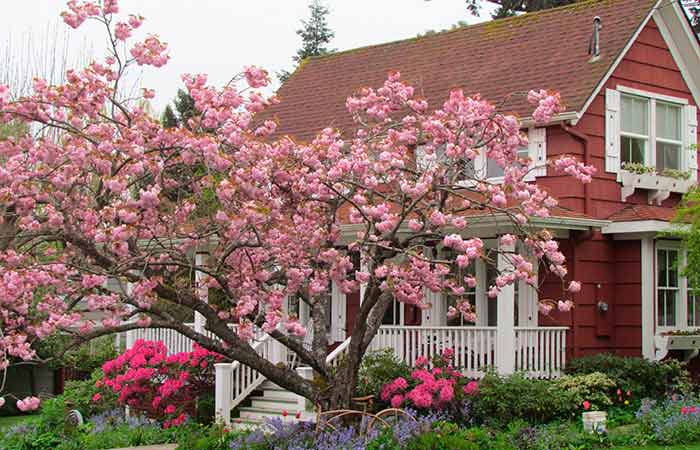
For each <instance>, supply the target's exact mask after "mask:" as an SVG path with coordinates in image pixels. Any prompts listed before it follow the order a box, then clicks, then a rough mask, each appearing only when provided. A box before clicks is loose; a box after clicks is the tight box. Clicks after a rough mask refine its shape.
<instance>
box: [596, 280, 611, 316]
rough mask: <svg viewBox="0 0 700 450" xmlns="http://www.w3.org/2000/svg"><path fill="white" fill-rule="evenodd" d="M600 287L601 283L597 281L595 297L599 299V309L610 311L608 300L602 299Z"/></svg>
mask: <svg viewBox="0 0 700 450" xmlns="http://www.w3.org/2000/svg"><path fill="white" fill-rule="evenodd" d="M600 288H601V285H600V283H596V285H595V298H597V299H599V300H598V303H597V306H598V311H600V312H602V313H604V312H607V311H608V308H609V306H608V302H606V301H605V300H600Z"/></svg>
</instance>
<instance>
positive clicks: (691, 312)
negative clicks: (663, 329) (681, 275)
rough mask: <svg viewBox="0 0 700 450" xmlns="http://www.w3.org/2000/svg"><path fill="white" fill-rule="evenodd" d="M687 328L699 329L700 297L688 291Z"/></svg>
mask: <svg viewBox="0 0 700 450" xmlns="http://www.w3.org/2000/svg"><path fill="white" fill-rule="evenodd" d="M688 326H689V327H700V295H698V294H697V293H695V292H694V291H688Z"/></svg>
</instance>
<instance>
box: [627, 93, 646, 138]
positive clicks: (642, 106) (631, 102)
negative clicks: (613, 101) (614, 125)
mask: <svg viewBox="0 0 700 450" xmlns="http://www.w3.org/2000/svg"><path fill="white" fill-rule="evenodd" d="M648 123H649V100H646V99H642V98H639V97H632V96H629V95H623V96H622V131H627V132H628V133H636V134H644V135H648V134H649V129H648Z"/></svg>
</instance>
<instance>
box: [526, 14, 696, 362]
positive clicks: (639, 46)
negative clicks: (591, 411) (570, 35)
mask: <svg viewBox="0 0 700 450" xmlns="http://www.w3.org/2000/svg"><path fill="white" fill-rule="evenodd" d="M603 45H604V42H603ZM618 84H619V85H623V86H626V87H631V88H636V89H640V90H645V91H650V92H656V93H660V94H665V95H671V96H674V97H680V98H684V99H687V100H688V101H689V103H690V104H695V102H694V100H693V97H692V94H691V92H690V90H689V89H688V87H687V85H686V84H685V82H684V81H683V77H682V76H681V72H680V69H679V68H678V66H677V65H676V63H675V61H674V60H673V57H672V56H671V52H670V50H669V48H668V45H667V44H666V42H664V39H663V37H662V36H661V33H660V32H659V30H658V27H657V25H656V23H655V22H654V21H653V20H651V21H649V23H648V24H647V25H646V26H645V28H644V29H643V30H642V32H641V33H640V35H639V37H638V39H637V40H636V42H635V43H634V44H633V45H632V46H631V48H630V49H629V51H628V53H627V54H626V55H625V57H624V58H623V59H622V61H621V62H620V64H619V65H618V67H617V68H616V70H615V71H614V72H613V74H612V76H611V77H610V79H609V80H608V81H607V82H606V84H605V86H604V87H603V89H602V90H601V91H600V93H599V94H598V95H597V96H596V98H595V99H594V101H593V102H592V104H591V106H590V107H589V109H588V110H587V111H586V113H585V114H584V116H583V117H582V118H581V120H580V121H579V122H578V124H577V125H576V127H575V129H576V130H577V131H579V132H581V133H584V134H585V135H587V136H588V138H589V146H590V147H589V155H590V159H589V161H588V163H589V164H593V165H595V166H596V168H597V169H598V173H597V174H596V175H595V177H594V180H593V182H592V183H591V184H590V185H589V187H588V195H589V196H590V199H591V211H589V212H588V214H589V216H591V217H594V218H599V219H605V218H608V217H609V216H610V215H611V214H613V213H614V212H616V211H619V210H620V209H622V208H624V207H625V206H627V205H629V204H630V203H637V204H646V203H647V194H646V192H638V193H635V194H634V195H633V196H631V197H630V198H628V199H627V202H622V201H621V199H620V196H621V193H620V189H621V185H620V184H619V183H618V182H617V180H616V175H615V174H611V173H606V172H605V89H606V88H610V89H615V88H616V87H617V86H618ZM547 152H548V155H547V156H548V157H549V158H556V157H557V156H558V155H561V154H565V153H566V154H572V155H575V156H577V157H578V158H583V156H584V146H583V144H582V143H581V142H580V141H579V140H576V139H574V138H573V137H572V136H570V135H569V134H568V133H566V132H565V131H564V130H562V129H561V128H560V127H549V128H548V130H547ZM538 182H541V184H542V185H543V186H545V187H546V188H547V189H549V190H550V192H551V193H552V194H553V195H554V196H555V197H556V198H558V199H560V203H561V205H562V206H564V207H567V208H570V209H573V210H574V211H577V212H580V213H583V212H584V189H583V188H582V186H581V185H580V184H578V183H577V182H575V181H573V180H571V179H570V178H568V177H564V176H558V175H556V174H554V173H553V171H552V170H551V169H550V170H549V172H548V176H547V177H546V178H542V179H540V180H538ZM679 198H680V196H679V195H672V196H671V197H670V198H669V199H667V200H666V201H665V202H664V204H663V206H666V207H673V206H675V204H676V203H677V202H678V200H679ZM562 244H563V245H562V247H563V248H566V249H567V251H566V252H565V254H566V256H567V259H568V261H569V271H570V274H571V278H572V279H576V280H580V281H581V282H582V283H583V290H582V292H581V293H579V294H577V295H576V296H575V298H574V301H575V303H576V309H575V312H574V314H573V315H571V314H560V313H559V314H554V315H553V316H552V317H550V318H543V317H540V323H541V324H542V325H549V324H551V325H555V324H556V325H567V326H569V327H571V332H570V333H569V345H570V346H571V347H572V351H571V353H572V354H573V355H574V356H581V355H585V354H591V353H598V352H603V351H605V352H614V353H618V354H621V355H641V335H642V331H641V247H640V243H639V241H613V240H612V239H611V238H609V237H605V236H603V235H601V234H599V233H593V234H592V235H588V236H578V237H577V236H575V235H574V236H573V237H572V239H571V240H570V241H569V242H568V243H567V244H568V245H564V244H565V243H562ZM557 284H558V283H557V282H556V281H555V280H551V281H550V280H546V281H545V286H544V292H543V293H544V295H545V296H548V295H556V292H554V291H553V290H552V289H553V288H554V285H557ZM557 288H558V289H561V288H560V287H559V286H557ZM599 300H602V301H605V302H606V303H608V306H609V310H608V311H607V312H605V313H603V312H600V311H599V310H598V308H597V303H598V301H599Z"/></svg>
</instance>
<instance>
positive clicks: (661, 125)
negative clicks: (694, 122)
mask: <svg viewBox="0 0 700 450" xmlns="http://www.w3.org/2000/svg"><path fill="white" fill-rule="evenodd" d="M682 139H683V138H682V136H681V108H680V106H677V105H672V104H669V103H662V102H656V168H657V170H659V171H662V170H664V169H674V170H681V168H682V161H681V159H682V158H681V156H682V152H681V150H682V148H683V140H682Z"/></svg>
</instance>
